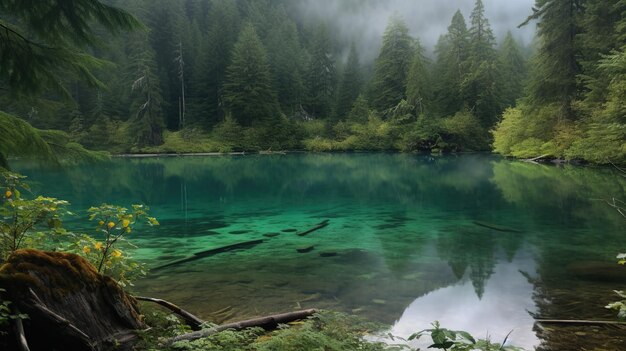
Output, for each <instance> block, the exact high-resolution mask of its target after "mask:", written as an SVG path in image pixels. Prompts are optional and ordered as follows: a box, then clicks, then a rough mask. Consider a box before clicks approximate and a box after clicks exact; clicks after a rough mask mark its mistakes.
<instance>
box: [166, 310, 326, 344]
mask: <svg viewBox="0 0 626 351" xmlns="http://www.w3.org/2000/svg"><path fill="white" fill-rule="evenodd" d="M316 312H317V310H316V309H308V310H302V311H296V312H288V313H282V314H275V315H271V316H266V317H261V318H254V319H248V320H245V321H241V322H235V323H228V324H223V325H220V326H217V327H213V328H209V329H204V330H200V331H195V332H192V333H187V334H183V335H179V336H177V337H174V338H171V339H170V340H169V341H168V344H170V345H171V344H173V343H175V342H178V341H193V340H197V339H201V338H204V337H207V336H209V335H213V334H217V333H219V332H222V331H224V330H227V329H234V330H243V329H246V328H255V327H259V328H263V329H265V330H272V329H276V327H278V325H279V324H285V323H289V322H293V321H297V320H301V319H305V318H307V317H309V316H312V315H313V314H315V313H316Z"/></svg>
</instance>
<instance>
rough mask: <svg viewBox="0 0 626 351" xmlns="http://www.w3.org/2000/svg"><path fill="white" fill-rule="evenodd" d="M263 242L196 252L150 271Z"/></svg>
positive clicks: (247, 247) (252, 241)
mask: <svg viewBox="0 0 626 351" xmlns="http://www.w3.org/2000/svg"><path fill="white" fill-rule="evenodd" d="M264 241H265V240H263V239H258V240H251V241H246V242H243V243H237V244H232V245H226V246H222V247H218V248H215V249H210V250H206V251H201V252H196V253H195V254H193V256H189V257H186V258H183V259H180V260H177V261H173V262H169V263H166V264H163V265H160V266H157V267H154V268H152V269H151V271H153V272H154V271H158V270H161V269H163V268H168V267H172V266H176V265H179V264H182V263H187V262H192V261H196V260H199V259H201V258H205V257H209V256H213V255H216V254H219V253H222V252H228V251H234V250H243V249H249V248H251V247H254V246H256V245H258V244H260V243H262V242H264Z"/></svg>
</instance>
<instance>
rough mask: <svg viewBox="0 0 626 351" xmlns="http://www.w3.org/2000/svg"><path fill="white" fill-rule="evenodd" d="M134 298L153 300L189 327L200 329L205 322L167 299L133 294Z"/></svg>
mask: <svg viewBox="0 0 626 351" xmlns="http://www.w3.org/2000/svg"><path fill="white" fill-rule="evenodd" d="M134 298H135V299H136V300H138V301H147V302H153V303H156V304H158V305H161V306H163V307H165V308H167V309H169V310H170V311H172V312H174V313H176V314H177V315H179V316H180V317H181V318H182V319H183V320H184V321H185V323H186V324H187V325H188V326H190V327H191V329H192V330H200V329H202V325H203V324H204V323H205V322H204V321H203V320H202V319H200V318H198V317H196V316H194V315H193V314H191V313H189V312H187V311H185V310H183V309H182V308H180V307H178V306H176V305H175V304H173V303H171V302H169V301H166V300H162V299H155V298H153V297H145V296H134Z"/></svg>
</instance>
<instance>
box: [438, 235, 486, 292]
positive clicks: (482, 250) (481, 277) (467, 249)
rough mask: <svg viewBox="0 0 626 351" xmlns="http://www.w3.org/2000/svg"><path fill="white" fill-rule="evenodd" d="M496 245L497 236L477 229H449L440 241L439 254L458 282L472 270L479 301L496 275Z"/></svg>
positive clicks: (470, 274) (471, 274) (473, 282)
mask: <svg viewBox="0 0 626 351" xmlns="http://www.w3.org/2000/svg"><path fill="white" fill-rule="evenodd" d="M495 250H496V245H495V241H494V238H493V235H492V234H491V233H490V232H489V231H488V230H487V231H481V230H475V229H473V228H466V227H458V228H448V229H445V230H444V231H442V232H441V233H440V234H439V236H438V237H437V252H438V253H439V257H440V258H441V259H443V260H445V261H447V262H448V265H449V266H450V268H451V269H452V271H453V272H454V274H455V275H456V277H457V278H458V279H462V278H463V276H464V275H465V273H466V271H467V268H468V267H469V269H470V272H469V279H470V280H471V281H472V285H473V286H474V291H475V292H476V295H477V296H478V298H482V297H483V294H484V293H485V284H486V282H487V280H489V277H491V275H492V274H493V272H494V266H495V264H496V258H495V253H496V252H495Z"/></svg>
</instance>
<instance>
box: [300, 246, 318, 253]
mask: <svg viewBox="0 0 626 351" xmlns="http://www.w3.org/2000/svg"><path fill="white" fill-rule="evenodd" d="M313 249H315V245H309V246H302V247H299V248H297V249H296V251H298V252H299V253H307V252H311V251H313Z"/></svg>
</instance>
